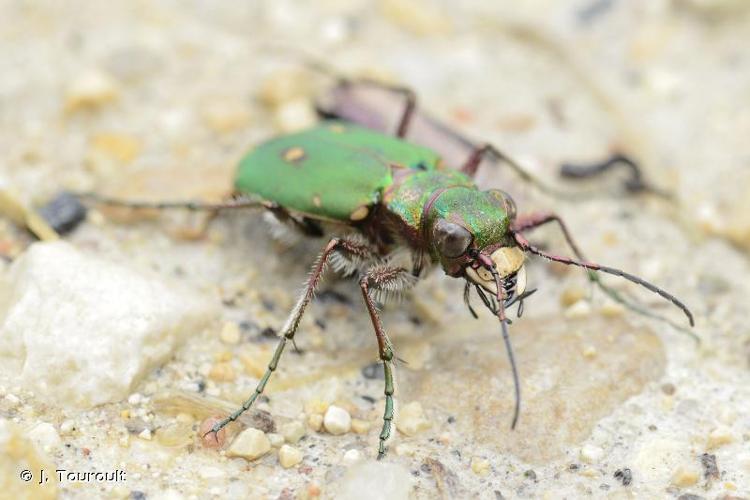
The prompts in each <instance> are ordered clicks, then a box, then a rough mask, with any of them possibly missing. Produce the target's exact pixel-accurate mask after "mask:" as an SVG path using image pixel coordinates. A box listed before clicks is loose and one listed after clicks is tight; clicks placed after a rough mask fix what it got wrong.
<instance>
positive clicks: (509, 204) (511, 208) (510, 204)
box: [492, 189, 518, 220]
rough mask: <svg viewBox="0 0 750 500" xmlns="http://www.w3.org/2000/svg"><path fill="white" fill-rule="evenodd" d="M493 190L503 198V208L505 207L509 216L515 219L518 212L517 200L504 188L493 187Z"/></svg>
mask: <svg viewBox="0 0 750 500" xmlns="http://www.w3.org/2000/svg"><path fill="white" fill-rule="evenodd" d="M492 191H493V192H494V193H495V195H496V196H497V197H498V198H500V199H501V200H502V202H503V208H504V209H505V213H506V214H508V218H509V219H511V220H512V219H515V218H516V213H518V211H517V209H516V202H515V200H513V198H512V197H511V196H510V195H509V194H508V193H506V192H505V191H503V190H502V189H493V190H492Z"/></svg>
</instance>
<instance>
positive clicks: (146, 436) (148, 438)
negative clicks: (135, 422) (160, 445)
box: [138, 429, 151, 441]
mask: <svg viewBox="0 0 750 500" xmlns="http://www.w3.org/2000/svg"><path fill="white" fill-rule="evenodd" d="M138 437H139V438H141V439H145V440H146V441H151V429H143V430H142V431H141V433H140V434H138Z"/></svg>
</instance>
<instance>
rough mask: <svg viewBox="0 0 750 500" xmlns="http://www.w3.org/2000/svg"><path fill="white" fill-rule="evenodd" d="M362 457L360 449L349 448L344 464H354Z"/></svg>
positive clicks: (345, 454)
mask: <svg viewBox="0 0 750 500" xmlns="http://www.w3.org/2000/svg"><path fill="white" fill-rule="evenodd" d="M361 459H362V453H360V452H359V450H347V451H346V453H344V464H346V465H353V464H356V463H357V462H359V461H360V460H361Z"/></svg>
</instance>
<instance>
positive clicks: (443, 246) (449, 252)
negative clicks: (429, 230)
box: [434, 219, 472, 257]
mask: <svg viewBox="0 0 750 500" xmlns="http://www.w3.org/2000/svg"><path fill="white" fill-rule="evenodd" d="M434 238H435V245H436V246H437V249H438V250H439V251H440V253H441V254H443V255H444V256H446V257H458V256H460V255H461V254H463V253H464V252H465V251H466V249H467V248H469V245H471V240H472V236H471V233H470V232H469V230H468V229H466V228H465V227H463V226H460V225H458V224H454V223H453V222H448V221H447V220H445V219H440V220H439V221H438V222H437V224H436V225H435V231H434Z"/></svg>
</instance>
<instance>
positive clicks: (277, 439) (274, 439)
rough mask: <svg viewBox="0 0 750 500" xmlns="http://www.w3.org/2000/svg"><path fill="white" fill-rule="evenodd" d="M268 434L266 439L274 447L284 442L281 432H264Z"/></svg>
mask: <svg viewBox="0 0 750 500" xmlns="http://www.w3.org/2000/svg"><path fill="white" fill-rule="evenodd" d="M266 436H268V441H269V442H270V443H271V446H273V447H274V448H278V447H279V446H281V445H282V444H284V436H282V435H281V434H276V433H275V432H269V433H268V434H266Z"/></svg>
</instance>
